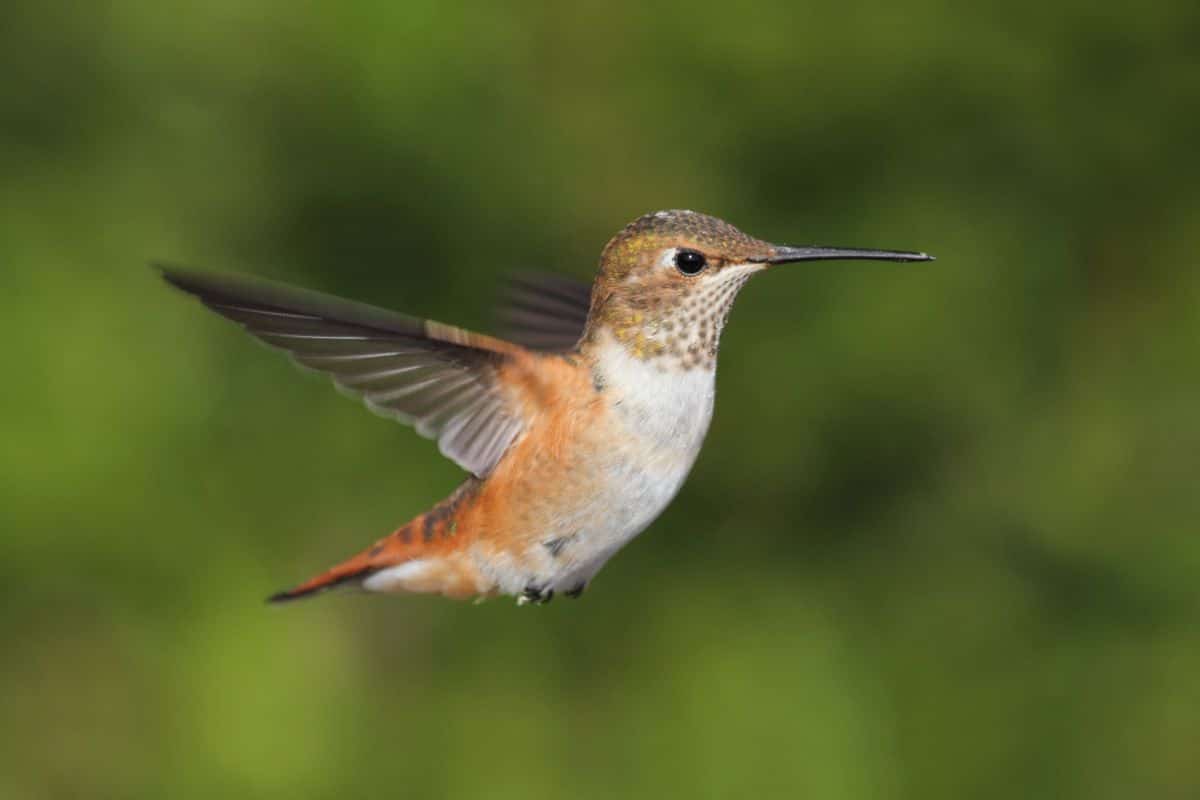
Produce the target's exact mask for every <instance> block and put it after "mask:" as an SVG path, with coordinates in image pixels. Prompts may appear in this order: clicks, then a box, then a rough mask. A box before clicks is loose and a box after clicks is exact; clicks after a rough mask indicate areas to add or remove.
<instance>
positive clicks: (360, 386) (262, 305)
mask: <svg viewBox="0 0 1200 800" xmlns="http://www.w3.org/2000/svg"><path fill="white" fill-rule="evenodd" d="M158 268H159V270H160V271H161V272H162V275H163V278H165V279H166V281H167V282H168V283H170V284H171V285H173V286H175V287H177V288H179V289H182V290H183V291H185V292H187V293H188V294H191V295H194V296H195V297H197V298H198V299H199V300H200V301H201V302H202V303H204V305H206V306H208V307H209V308H211V309H212V310H213V311H216V312H217V313H218V314H220V315H221V316H223V317H226V318H228V319H231V320H233V321H234V322H237V323H239V324H240V325H241V326H242V327H243V328H245V329H246V330H247V331H248V332H249V333H251V334H253V335H254V336H256V337H257V338H259V339H261V340H262V341H264V342H266V343H267V344H269V345H272V346H273V347H277V348H280V349H282V350H284V351H286V352H287V353H289V354H290V355H291V356H292V358H293V359H294V360H295V361H297V362H298V363H300V364H302V365H303V366H306V367H310V368H312V369H316V370H318V371H320V372H324V373H326V374H327V375H329V376H331V377H332V378H333V380H334V382H335V383H336V384H337V385H338V386H339V387H342V388H344V389H346V390H348V391H350V392H351V393H353V394H356V395H360V396H362V397H363V399H364V400H365V401H366V403H367V406H368V407H370V408H371V409H372V410H373V411H376V412H377V413H380V414H382V415H384V416H389V417H393V418H395V419H398V420H400V421H402V422H406V423H410V424H412V425H413V426H414V427H415V428H416V429H417V433H419V434H421V435H422V436H426V437H428V438H431V439H436V440H437V442H438V449H439V450H441V452H442V453H443V454H444V455H445V456H447V457H448V458H450V459H451V460H453V461H454V462H456V463H457V464H458V465H459V466H461V467H462V468H463V469H466V470H468V471H470V472H472V473H474V474H475V475H476V476H477V477H480V478H482V477H484V476H485V475H487V473H488V472H490V471H491V469H492V468H493V467H494V466H495V465H496V462H497V461H499V460H500V457H501V456H502V455H504V451H505V450H507V449H508V446H509V445H510V444H511V443H512V441H513V439H514V438H515V437H516V436H517V434H518V433H520V432H521V430H522V428H523V427H524V423H523V420H522V417H521V415H520V414H519V413H518V412H517V411H516V410H515V409H513V408H512V407H511V406H510V405H509V402H508V401H507V400H506V399H505V397H504V396H503V395H502V394H501V392H499V391H498V390H497V388H498V387H497V384H496V370H497V369H498V368H499V367H500V366H501V365H502V364H503V363H504V362H505V360H506V359H508V358H509V357H510V356H511V355H512V354H513V353H515V352H519V350H520V348H518V347H516V346H515V345H512V344H509V343H508V342H504V341H501V340H499V339H493V338H491V337H488V336H482V335H480V334H476V333H471V332H469V331H464V330H461V329H459V328H453V327H451V326H449V325H442V324H440V323H437V322H433V321H430V320H422V319H417V318H415V317H409V316H407V315H404V314H400V313H398V312H395V311H389V310H387V309H383V308H379V307H377V306H371V305H367V304H366V303H358V302H354V301H351V300H343V299H341V298H338V297H333V296H332V295H326V294H321V293H319V292H311V291H308V290H305V289H298V288H294V287H291V286H286V285H283V284H278V283H272V282H268V281H263V280H259V279H254V278H247V277H243V276H236V275H211V274H206V273H202V272H193V271H191V270H184V269H177V268H175V267H164V266H160V267H158Z"/></svg>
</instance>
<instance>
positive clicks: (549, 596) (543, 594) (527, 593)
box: [517, 586, 554, 606]
mask: <svg viewBox="0 0 1200 800" xmlns="http://www.w3.org/2000/svg"><path fill="white" fill-rule="evenodd" d="M553 599H554V590H553V589H551V588H550V587H548V586H547V587H538V586H526V587H525V590H524V591H522V592H521V594H520V595H518V596H517V605H519V606H523V605H527V604H529V603H533V604H534V605H539V606H544V605H545V604H546V603H549V602H550V601H551V600H553Z"/></svg>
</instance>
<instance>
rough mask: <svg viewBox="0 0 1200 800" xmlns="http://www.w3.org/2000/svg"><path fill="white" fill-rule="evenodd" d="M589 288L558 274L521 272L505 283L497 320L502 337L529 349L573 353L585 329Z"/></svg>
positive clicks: (589, 285)
mask: <svg viewBox="0 0 1200 800" xmlns="http://www.w3.org/2000/svg"><path fill="white" fill-rule="evenodd" d="M591 305H592V286H591V284H590V283H583V282H581V281H577V280H575V279H573V278H567V277H564V276H562V275H551V274H548V273H541V272H523V273H519V274H517V275H514V276H512V277H511V278H510V279H509V281H508V286H507V291H506V292H505V296H504V302H503V303H502V304H501V307H500V315H499V316H500V320H501V323H502V324H503V326H504V334H505V338H507V339H509V340H511V341H514V342H516V343H517V344H520V345H522V346H524V347H527V348H529V349H530V350H540V351H543V352H545V351H549V352H561V351H564V350H573V349H574V348H575V345H576V343H578V342H579V338H580V337H581V336H583V329H584V328H585V327H587V319H588V312H589V311H590V310H591Z"/></svg>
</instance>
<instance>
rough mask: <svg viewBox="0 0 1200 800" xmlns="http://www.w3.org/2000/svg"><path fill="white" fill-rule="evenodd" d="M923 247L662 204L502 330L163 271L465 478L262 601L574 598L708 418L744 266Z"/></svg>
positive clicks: (687, 460)
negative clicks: (828, 243) (587, 272)
mask: <svg viewBox="0 0 1200 800" xmlns="http://www.w3.org/2000/svg"><path fill="white" fill-rule="evenodd" d="M931 258H932V257H931V256H929V255H926V254H925V253H910V252H899V251H890V250H859V249H843V248H833V247H784V246H779V245H773V244H769V243H767V242H764V241H761V240H759V239H755V238H753V237H751V236H748V235H746V234H745V233H742V232H741V231H740V230H738V229H737V228H735V227H734V226H732V225H730V224H729V223H727V222H724V221H722V220H719V219H716V218H715V217H711V216H708V215H705V214H700V213H696V212H694V211H659V212H656V213H653V214H647V215H645V216H643V217H639V218H638V219H636V220H634V221H633V222H631V223H630V224H629V225H627V226H626V227H625V228H624V229H623V230H622V231H621V232H620V233H618V234H617V235H616V236H614V237H613V238H612V240H611V241H609V242H608V244H607V245H606V246H605V248H604V250H603V252H602V253H601V255H600V268H599V272H598V274H597V275H596V279H595V282H594V283H593V284H592V285H591V286H590V287H588V286H587V285H585V284H578V283H576V282H574V281H571V280H569V279H565V278H558V277H550V276H543V277H540V278H536V279H535V278H524V279H521V280H518V281H516V282H515V283H514V289H515V291H514V293H513V297H512V298H511V299H512V303H511V307H510V309H509V314H508V319H509V322H510V336H509V339H508V340H502V339H497V338H492V337H490V336H483V335H480V334H476V333H470V332H468V331H464V330H461V329H459V328H454V327H450V326H448V325H443V324H441V323H438V322H433V321H430V320H420V319H415V318H412V317H409V316H405V315H402V314H399V313H396V312H393V311H388V310H385V309H382V308H378V307H375V306H370V305H365V304H362V303H356V302H352V301H348V300H342V299H338V298H335V297H331V296H328V295H323V294H317V293H315V292H308V291H305V290H302V289H294V288H291V287H287V286H283V285H280V284H274V283H266V282H263V281H259V280H254V279H248V278H242V277H234V276H217V275H209V274H203V273H197V272H192V271H188V270H182V269H176V268H173V267H160V269H161V271H162V274H163V277H164V278H165V279H166V280H167V281H168V282H169V283H171V284H173V285H174V286H176V287H178V288H179V289H182V290H183V291H185V292H188V293H189V294H192V295H195V296H196V297H197V298H199V299H200V301H201V302H203V303H204V304H205V305H206V306H208V307H209V308H211V309H212V310H214V311H216V312H217V313H218V314H221V315H222V316H224V317H227V318H229V319H231V320H233V321H234V322H237V323H239V324H241V325H242V326H243V327H244V328H245V329H246V330H247V331H249V332H250V333H251V334H253V335H254V336H256V337H258V338H259V339H261V340H263V341H264V342H266V343H268V344H270V345H273V346H275V347H278V348H280V349H282V350H284V351H286V352H288V353H289V354H290V355H291V356H292V358H293V359H295V360H296V361H298V362H299V363H300V364H302V365H304V366H306V367H310V368H313V369H316V370H319V371H321V372H324V373H327V374H328V375H330V376H331V377H332V378H333V380H334V381H335V382H336V383H337V384H338V385H339V386H341V387H343V388H344V389H346V390H349V391H350V392H352V393H355V394H358V395H361V396H362V397H363V399H364V400H365V401H366V403H367V405H368V406H369V407H370V408H372V409H373V410H375V411H377V412H379V413H381V414H384V415H387V416H391V417H395V418H396V419H398V420H400V421H402V422H405V423H408V424H411V425H413V426H414V427H416V429H417V432H418V433H420V434H421V435H423V436H427V437H429V438H432V439H436V440H437V443H438V448H439V449H440V450H441V452H442V453H443V454H444V455H446V456H447V457H449V458H450V459H452V460H453V461H455V462H456V463H457V464H458V465H459V466H461V467H462V468H463V469H464V470H466V471H467V472H468V473H470V474H469V475H468V477H467V479H466V481H465V482H464V483H463V484H462V485H460V486H459V487H458V488H457V489H456V490H455V491H454V492H453V493H452V494H451V495H450V496H449V497H447V498H446V499H445V500H443V501H442V502H440V503H438V504H437V505H435V506H434V507H433V508H432V509H430V510H429V511H427V512H425V513H424V514H421V515H420V516H418V517H416V518H415V519H413V520H412V521H411V522H408V523H407V524H405V525H403V526H401V527H400V528H398V529H396V530H395V531H393V532H392V533H390V534H388V535H387V536H385V537H383V538H382V539H380V540H379V541H377V542H375V543H374V544H373V545H371V546H370V547H368V548H367V549H366V550H364V551H362V552H361V553H359V554H358V555H355V556H353V557H351V558H349V559H347V560H346V561H343V562H342V563H340V564H337V565H336V566H334V567H332V568H331V569H329V570H326V571H325V572H323V573H321V574H320V575H317V576H316V577H315V578H312V579H311V580H309V581H307V582H305V583H302V584H300V585H299V586H296V587H295V588H293V589H289V590H287V591H283V592H280V593H278V594H276V595H274V596H272V597H271V598H270V599H271V600H272V601H283V600H292V599H295V598H298V597H304V596H307V595H311V594H313V593H315V592H319V591H321V590H323V589H328V588H331V587H334V586H341V585H357V586H360V587H362V588H363V589H366V590H368V591H372V592H400V591H405V592H437V593H441V594H444V595H448V596H452V597H472V596H475V597H487V596H492V595H499V594H503V595H513V596H516V598H517V602H518V603H519V604H521V603H526V602H535V603H544V602H547V601H549V600H550V599H551V598H553V597H554V594H555V593H556V592H558V593H563V594H566V595H568V596H570V597H578V596H579V595H580V594H581V593H582V592H583V590H584V589H585V588H586V587H587V585H588V583H589V582H590V581H591V580H592V578H593V577H594V576H595V575H596V573H597V572H598V571H599V570H600V568H601V567H602V566H603V565H604V563H605V562H606V561H608V559H609V558H611V557H612V556H613V554H614V553H616V552H617V550H619V549H620V548H621V547H622V546H623V545H625V544H626V543H627V542H629V541H630V540H631V539H632V538H633V537H634V536H637V535H638V534H639V533H641V532H642V531H643V530H645V529H646V527H647V526H648V525H649V524H650V523H651V522H653V521H654V519H655V518H656V517H657V516H658V515H659V514H660V513H662V511H663V509H664V508H666V506H667V504H668V503H670V502H671V499H672V498H673V497H674V496H675V494H676V492H678V491H679V488H680V486H681V485H682V484H683V481H684V479H685V478H686V477H687V475H688V472H689V471H690V470H691V468H692V464H693V463H695V461H696V456H697V454H699V452H700V446H701V444H702V443H703V442H704V436H705V434H706V433H707V431H708V425H709V421H710V420H711V419H712V412H713V397H714V389H715V374H716V363H717V347H718V343H719V341H720V337H721V330H722V329H723V328H724V326H725V321H726V319H727V317H728V315H729V309H730V306H731V305H732V304H733V300H734V298H735V297H736V296H737V293H738V291H739V290H740V289H741V288H742V285H743V284H745V282H746V280H747V279H748V278H750V276H752V275H754V274H755V273H758V272H762V271H764V270H767V269H770V268H771V267H773V266H775V265H777V264H788V263H792V262H797V261H818V260H826V259H877V260H885V261H928V260H931Z"/></svg>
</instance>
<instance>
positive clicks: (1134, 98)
mask: <svg viewBox="0 0 1200 800" xmlns="http://www.w3.org/2000/svg"><path fill="white" fill-rule="evenodd" d="M1198 38H1200V10H1198V7H1197V6H1196V4H1195V3H1194V2H1192V1H1191V0H1179V2H1170V1H1169V0H1159V1H1158V2H1152V3H1147V4H1142V5H1141V6H1139V7H1138V8H1137V9H1136V10H1135V9H1133V8H1132V7H1130V8H1127V9H1121V8H1119V7H1117V6H1113V7H1112V10H1111V11H1110V10H1106V9H1105V8H1103V7H1097V5H1096V4H1095V3H1083V2H1062V3H1045V2H995V3H980V4H961V3H948V2H934V1H932V0H918V2H913V3H906V4H888V3H866V2H855V1H854V0H851V2H823V1H819V2H813V3H806V4H796V3H791V2H780V3H758V4H753V5H750V6H746V5H738V4H728V3H698V2H689V3H665V4H656V5H654V6H653V7H651V6H648V5H645V4H641V3H613V2H583V3H574V4H569V5H568V4H561V3H555V2H540V3H539V2H529V3H514V4H509V5H499V4H495V5H482V4H469V5H465V4H462V5H460V4H456V3H447V2H442V1H441V0H437V1H435V2H407V1H405V2H369V1H368V0H356V1H355V2H347V3H332V2H329V3H313V4H296V3H287V2H279V1H278V0H236V2H235V1H233V0H217V2H212V3H207V4H189V5H188V6H186V7H184V6H176V7H172V4H159V3H153V2H148V1H144V2H132V1H131V2H118V3H92V4H81V3H67V2H59V1H56V0H52V1H51V2H45V0H37V1H36V2H35V1H34V0H10V2H7V3H6V4H5V5H4V9H3V11H0V76H2V77H0V186H2V189H0V308H2V310H3V313H2V314H0V333H2V334H3V336H4V341H5V347H4V355H3V364H4V365H5V366H4V370H3V374H4V388H3V391H2V392H0V411H2V414H0V434H2V439H3V445H2V446H0V470H2V472H0V625H2V637H3V639H2V643H0V698H2V701H0V797H4V798H54V797H122V798H135V797H146V798H159V797H172V798H189V797H195V798H211V797H263V798H269V797H289V798H291V797H360V796H368V795H369V796H389V795H390V796H397V797H454V798H476V797H478V798H484V797H486V798H521V799H522V800H527V799H528V798H531V797H572V798H576V799H577V800H584V799H585V798H607V797H621V796H628V797H685V798H690V797H739V796H759V797H820V798H895V797H909V798H922V799H923V800H925V799H927V798H962V797H976V798H983V797H994V798H1010V797H1056V798H1058V797H1080V798H1129V797H1156V798H1176V797H1178V798H1184V797H1188V798H1190V797H1197V796H1200V596H1198V594H1200V591H1198V590H1200V530H1198V527H1200V526H1198V520H1200V491H1198V490H1200V487H1198V486H1197V479H1198V477H1200V417H1198V410H1200V374H1198V363H1197V354H1198V347H1200V269H1198V266H1200V265H1198V264H1197V252H1200V169H1198V165H1200V158H1198V157H1197V142H1200V51H1198V50H1197V47H1196V41H1197V39H1198ZM670 207H688V208H696V209H699V210H704V211H708V212H710V213H714V214H717V215H720V216H723V217H726V218H728V219H730V220H732V221H734V222H735V223H736V224H739V225H740V226H742V227H744V228H745V229H747V230H748V231H750V232H751V233H753V234H756V235H759V236H762V237H764V238H768V239H772V240H776V241H782V242H790V243H797V244H802V243H822V244H846V245H861V246H866V247H896V248H914V249H923V250H928V251H930V252H932V253H935V254H936V255H937V256H938V261H937V262H935V263H932V264H923V265H895V264H879V263H833V264H814V265H809V266H804V267H793V268H791V269H789V270H781V271H779V272H778V273H774V274H772V275H770V276H769V277H767V278H762V279H760V280H758V281H755V282H753V283H752V284H751V285H750V286H749V287H748V288H747V289H746V291H745V292H744V293H743V295H742V297H741V299H740V300H739V302H738V304H737V307H736V309H735V310H734V313H733V315H732V319H731V323H730V327H729V329H728V330H727V332H726V336H725V340H724V347H723V351H722V358H721V364H720V369H719V375H718V403H717V414H716V418H715V421H714V423H713V427H712V431H711V435H710V438H709V443H708V446H707V449H706V450H705V451H704V452H703V454H702V455H701V457H700V460H699V463H698V464H697V466H696V469H695V471H694V473H693V476H692V478H691V480H690V482H689V483H688V484H687V485H686V487H685V488H684V490H683V491H682V493H681V495H680V496H679V498H678V499H677V501H676V503H675V504H674V505H673V506H671V508H670V509H669V510H668V511H667V512H666V513H665V514H664V515H663V517H662V518H661V520H660V521H658V522H657V523H655V524H654V525H653V527H652V528H651V529H650V530H649V532H648V533H647V534H646V535H644V536H643V537H642V538H640V539H638V540H637V541H636V542H635V543H634V544H633V545H631V546H630V547H629V548H627V549H626V550H625V551H624V552H622V553H621V554H620V555H619V556H618V557H617V558H616V559H615V560H614V561H613V562H612V563H611V564H610V565H609V566H608V567H607V569H605V570H604V572H602V573H601V575H600V577H599V579H598V580H597V581H596V582H595V583H594V584H593V586H592V587H591V589H590V590H589V592H588V593H587V594H586V595H585V596H584V597H583V598H582V599H581V600H579V601H577V602H571V601H566V600H561V601H555V602H554V603H553V604H551V605H549V606H546V607H541V608H522V609H517V608H515V607H513V606H512V605H511V603H510V602H508V601H492V602H490V603H487V604H484V605H482V606H478V607H477V606H472V605H470V604H460V603H453V602H449V601H445V600H441V599H434V598H424V597H382V598H381V597H370V596H365V595H355V594H342V595H337V596H326V597H322V598H320V599H319V600H317V601H314V602H311V603H304V604H296V605H291V606H287V607H267V606H265V605H264V604H263V602H262V601H263V598H264V597H265V596H266V595H267V594H268V593H270V592H272V591H274V590H277V589H280V588H282V587H285V586H287V585H290V584H292V583H295V582H296V581H298V580H300V579H303V578H306V577H308V576H309V575H310V574H312V573H314V572H316V571H318V570H320V569H323V568H324V567H326V566H327V565H329V564H330V563H332V562H334V561H336V560H339V559H340V558H341V557H343V556H345V555H347V554H349V553H351V552H353V551H356V550H357V549H359V548H360V547H361V546H363V545H365V544H366V543H368V542H370V541H372V540H373V539H374V538H376V537H377V536H378V535H380V534H382V533H384V532H386V531H388V530H390V529H392V528H393V527H394V526H396V525H397V524H399V523H401V522H403V521H405V520H407V519H408V518H410V517H411V516H413V515H414V514H416V513H417V512H419V511H421V510H422V509H424V508H425V507H427V506H428V505H429V504H431V503H432V502H433V501H435V500H437V499H439V498H440V497H442V496H444V495H445V494H446V493H447V492H448V491H449V490H450V489H451V488H452V487H453V486H454V485H456V483H457V481H458V480H459V475H460V474H459V472H458V470H457V468H456V467H454V466H453V465H452V464H450V463H448V462H446V461H444V460H443V459H442V458H441V457H440V456H439V455H438V454H437V452H436V449H435V448H434V447H433V446H432V445H431V444H430V443H429V442H427V441H425V440H423V439H420V438H419V437H417V436H416V435H415V434H413V433H412V432H411V431H409V430H406V429H404V428H402V427H399V426H397V425H395V424H393V423H391V422H389V421H387V420H384V419H380V418H377V417H374V416H372V415H370V414H368V413H365V412H364V410H363V409H362V408H360V407H359V406H358V405H357V404H355V403H353V402H351V401H349V400H346V399H344V398H342V397H339V396H338V395H337V394H336V393H334V392H333V391H331V390H330V387H329V386H328V385H327V384H326V383H325V382H324V381H322V380H320V379H319V378H316V377H314V376H311V375H305V374H301V373H298V372H297V371H296V370H294V369H293V368H292V366H291V365H289V364H288V363H287V361H286V359H284V358H282V357H280V356H278V355H277V354H274V353H271V352H269V351H268V350H266V349H264V348H262V347H258V346H255V344H253V343H252V341H251V340H249V338H248V337H246V336H245V335H244V334H242V333H241V332H240V331H238V330H237V329H236V328H235V327H234V326H232V325H230V324H228V323H226V322H224V321H222V320H220V319H218V318H216V317H215V316H213V315H211V314H209V313H207V312H206V311H204V310H203V309H202V308H201V307H199V306H198V305H197V304H195V303H193V302H190V301H188V300H186V299H185V298H184V297H182V296H180V295H177V294H173V293H171V292H170V291H168V290H167V289H166V288H165V287H164V286H163V285H161V284H160V282H159V281H158V280H157V278H156V276H155V275H153V274H152V273H151V272H150V270H148V269H147V268H146V264H147V262H149V261H150V260H152V259H166V260H171V261H175V262H181V263H185V264H191V265H200V266H205V267H209V268H213V269H227V270H236V271H243V272H251V273H255V274H259V275H266V276H271V277H274V278H278V279H283V280H287V281H290V282H293V283H298V284H303V285H306V286H310V287H314V288H318V289H323V290H325V291H330V292H335V293H339V294H344V295H349V296H352V297H359V298H368V299H371V300H373V301H374V302H376V303H378V304H382V305H389V306H392V307H396V308H400V309H403V310H406V311H409V312H412V313H416V314H421V315H425V316H430V317H433V318H436V319H441V320H445V321H448V322H453V323H458V324H462V325H465V326H468V327H474V328H482V329H488V328H489V326H491V325H492V316H491V313H492V305H493V298H494V297H495V293H496V291H497V288H498V287H499V286H500V285H501V281H502V278H503V276H504V275H505V274H506V273H509V272H511V271H513V270H520V269H530V268H533V269H550V270H559V271H562V272H566V273H569V274H572V275H576V276H579V277H587V276H589V275H590V274H591V272H592V270H593V268H594V265H595V261H596V256H597V254H598V253H599V250H600V248H601V246H602V245H603V243H604V242H605V240H606V239H607V238H608V236H610V235H611V234H612V233H613V232H615V231H616V230H617V229H618V228H619V227H620V226H622V225H623V224H624V223H625V222H627V221H628V220H630V219H632V218H633V217H635V216H637V215H639V214H641V213H643V212H646V211H650V210H654V209H658V208H670Z"/></svg>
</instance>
